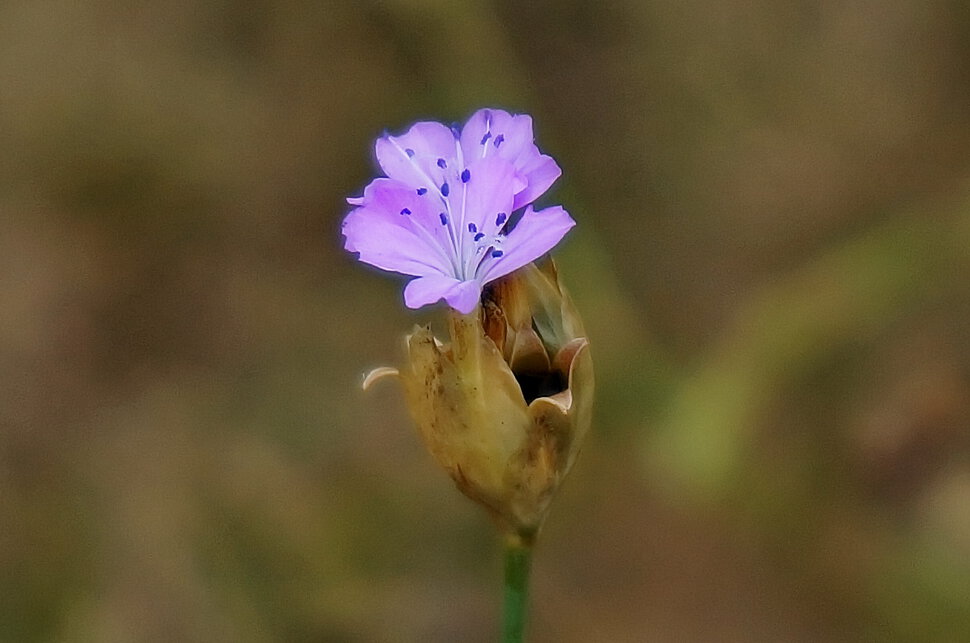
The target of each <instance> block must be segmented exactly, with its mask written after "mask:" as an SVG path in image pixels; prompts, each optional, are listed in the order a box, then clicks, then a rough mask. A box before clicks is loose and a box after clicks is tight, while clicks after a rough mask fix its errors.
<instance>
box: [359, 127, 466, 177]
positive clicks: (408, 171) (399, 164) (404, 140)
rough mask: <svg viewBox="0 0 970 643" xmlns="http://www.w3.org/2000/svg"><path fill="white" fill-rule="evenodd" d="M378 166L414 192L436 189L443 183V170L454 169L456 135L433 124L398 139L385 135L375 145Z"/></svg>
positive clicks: (411, 131) (411, 130)
mask: <svg viewBox="0 0 970 643" xmlns="http://www.w3.org/2000/svg"><path fill="white" fill-rule="evenodd" d="M375 153H376V155H377V162H378V163H380V166H381V169H382V170H384V173H385V174H386V175H387V176H389V177H390V178H392V179H397V180H399V181H402V182H403V183H406V184H408V185H411V186H413V187H415V188H419V187H425V188H436V187H440V186H441V183H442V178H441V177H442V170H443V169H444V168H442V167H441V165H440V164H439V162H438V160H439V159H442V160H443V161H444V165H445V167H446V168H447V167H449V166H452V165H455V164H456V162H455V160H454V159H455V156H456V154H457V144H456V142H455V134H454V133H453V132H452V131H451V130H450V129H448V128H447V127H445V126H444V125H442V124H441V123H436V122H433V121H423V122H420V123H415V124H414V125H412V126H411V129H409V130H408V131H407V133H405V134H402V135H401V136H391V135H390V134H385V135H384V136H382V137H380V138H379V139H377V143H376V144H375Z"/></svg>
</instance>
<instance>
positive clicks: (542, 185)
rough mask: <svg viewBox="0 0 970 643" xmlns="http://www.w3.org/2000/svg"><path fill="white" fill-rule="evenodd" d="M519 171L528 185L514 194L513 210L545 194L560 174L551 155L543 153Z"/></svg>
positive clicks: (560, 171)
mask: <svg viewBox="0 0 970 643" xmlns="http://www.w3.org/2000/svg"><path fill="white" fill-rule="evenodd" d="M520 172H521V173H522V174H523V175H524V176H525V177H526V181H527V183H528V185H527V186H526V188H525V189H524V190H522V191H521V192H519V193H518V194H516V195H515V204H514V205H513V206H512V209H514V210H518V209H519V208H521V207H522V206H526V205H529V204H530V203H532V202H533V201H535V200H536V199H538V198H539V197H540V196H542V195H543V194H545V192H546V190H548V189H549V187H550V186H551V185H552V184H553V183H555V182H556V179H558V178H559V177H560V175H561V174H562V170H561V169H559V165H558V164H557V163H556V162H555V161H554V160H553V159H552V157H551V156H546V155H545V154H540V155H539V156H536V157H534V158H533V159H532V160H531V161H530V162H529V163H528V164H527V165H526V166H525V167H523V168H522V169H521V170H520Z"/></svg>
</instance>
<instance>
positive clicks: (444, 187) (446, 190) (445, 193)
mask: <svg viewBox="0 0 970 643" xmlns="http://www.w3.org/2000/svg"><path fill="white" fill-rule="evenodd" d="M449 192H451V188H449V187H448V184H447V183H442V184H441V196H448V193H449Z"/></svg>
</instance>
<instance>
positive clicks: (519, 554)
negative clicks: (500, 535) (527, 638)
mask: <svg viewBox="0 0 970 643" xmlns="http://www.w3.org/2000/svg"><path fill="white" fill-rule="evenodd" d="M531 566H532V544H531V542H526V541H524V540H523V539H519V538H516V539H509V540H508V541H507V542H506V545H505V609H504V619H503V623H502V643H522V640H523V638H522V634H523V632H524V631H525V617H526V612H527V611H528V602H529V592H528V588H529V569H530V567H531Z"/></svg>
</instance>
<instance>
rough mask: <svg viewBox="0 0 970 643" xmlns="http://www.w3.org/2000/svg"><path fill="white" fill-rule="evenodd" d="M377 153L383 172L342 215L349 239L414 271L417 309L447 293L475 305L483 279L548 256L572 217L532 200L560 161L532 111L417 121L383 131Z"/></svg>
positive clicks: (369, 254)
mask: <svg viewBox="0 0 970 643" xmlns="http://www.w3.org/2000/svg"><path fill="white" fill-rule="evenodd" d="M376 156H377V161H378V163H379V164H380V166H381V169H382V170H383V171H384V173H385V175H386V176H385V177H380V178H377V179H375V180H374V181H372V182H371V183H370V185H368V186H367V187H366V188H365V190H364V194H363V196H361V197H355V198H351V199H348V202H349V203H350V204H351V205H354V206H356V207H355V208H354V209H353V210H352V211H351V212H350V213H349V214H348V215H347V217H346V218H345V219H344V222H343V233H344V236H345V238H346V242H345V245H344V247H345V248H346V249H347V250H349V251H351V252H355V253H357V254H358V257H359V258H360V260H361V261H363V262H365V263H368V264H371V265H373V266H376V267H378V268H381V269H383V270H388V271H392V272H398V273H401V274H405V275H410V276H413V277H416V279H413V280H412V281H410V282H409V283H408V284H407V286H406V287H405V290H404V300H405V303H406V304H407V305H408V306H409V307H410V308H420V307H421V306H425V305H427V304H432V303H435V302H437V301H438V300H440V299H444V300H445V301H446V302H447V303H448V305H450V306H451V307H452V308H454V309H456V310H457V311H459V312H461V313H464V314H467V313H469V312H471V311H472V310H473V309H474V308H475V306H476V305H477V304H478V302H479V299H480V297H481V291H482V286H484V285H485V284H487V283H489V282H491V281H494V280H495V279H498V278H499V277H503V276H505V275H507V274H509V273H511V272H512V271H514V270H516V269H517V268H520V267H522V266H524V265H526V264H528V263H530V262H532V261H534V260H535V259H537V258H539V257H540V256H542V255H544V254H545V253H546V252H548V251H549V250H551V249H552V248H553V246H555V245H556V244H557V243H559V241H560V240H561V239H562V238H563V236H564V235H565V234H566V232H567V231H568V230H569V229H570V228H572V227H573V225H575V222H574V221H573V220H572V218H571V217H570V216H569V214H568V213H567V212H566V211H565V210H564V209H563V208H562V207H560V206H553V207H549V208H545V209H543V210H535V209H534V208H533V207H532V206H531V205H530V204H531V203H532V202H533V201H534V200H535V199H536V198H538V197H539V196H540V195H542V194H543V193H544V192H545V191H546V190H547V189H548V188H549V186H551V185H552V183H553V182H554V181H555V180H556V179H557V178H558V177H559V175H560V169H559V166H558V165H556V162H555V161H554V160H553V159H552V158H551V157H549V156H547V155H544V154H542V153H541V152H540V151H539V149H538V147H536V145H535V143H534V141H533V134H532V119H531V118H530V117H529V116H526V115H521V114H520V115H512V114H509V113H507V112H504V111H501V110H497V109H483V110H479V111H478V112H476V113H475V114H473V115H472V117H471V118H470V119H469V120H468V122H467V123H466V124H465V126H464V128H462V129H461V130H460V131H459V130H458V129H457V128H448V127H446V126H445V125H442V124H441V123H436V122H430V121H429V122H420V123H416V124H415V125H413V126H412V127H411V128H410V129H409V130H408V131H407V133H405V134H403V135H401V136H391V135H384V136H382V137H381V138H379V139H378V140H377V143H376ZM522 208H525V209H524V210H522V211H521V212H519V210H521V209H522ZM512 221H515V225H514V226H511V228H510V224H511V222H512Z"/></svg>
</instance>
